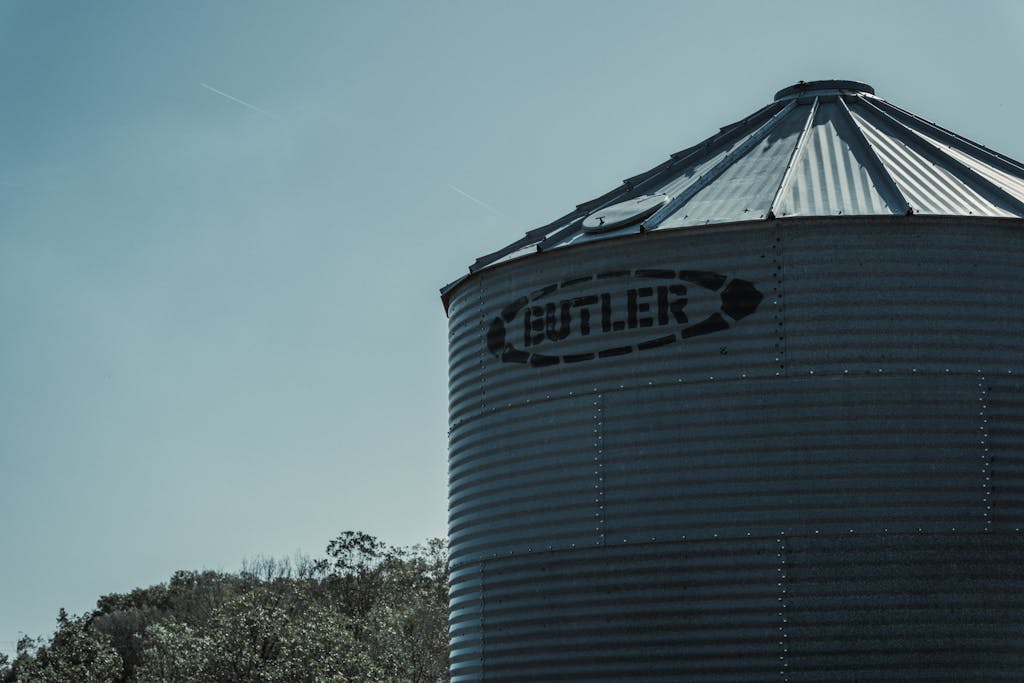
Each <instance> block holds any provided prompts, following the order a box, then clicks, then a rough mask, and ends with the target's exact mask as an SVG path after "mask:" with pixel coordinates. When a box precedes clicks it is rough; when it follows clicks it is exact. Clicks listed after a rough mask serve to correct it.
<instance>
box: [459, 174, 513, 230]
mask: <svg viewBox="0 0 1024 683" xmlns="http://www.w3.org/2000/svg"><path fill="white" fill-rule="evenodd" d="M448 187H450V188H452V189H453V190H455V191H456V192H458V193H459V194H461V195H462V196H463V197H465V198H466V199H468V200H469V201H471V202H474V203H476V204H479V205H480V206H482V207H484V208H485V209H487V210H488V211H490V212H491V213H493V214H496V215H498V216H501V217H502V218H507V219H508V220H510V221H512V222H513V223H515V219H514V218H512V217H511V216H509V215H507V214H504V213H502V212H501V211H498V210H497V209H495V208H494V207H493V206H491V205H490V204H488V203H487V202H482V201H480V200H479V199H477V198H476V197H474V196H473V195H471V194H470V193H468V192H466V191H464V190H460V189H459V188H457V187H455V186H454V185H452V184H451V183H448Z"/></svg>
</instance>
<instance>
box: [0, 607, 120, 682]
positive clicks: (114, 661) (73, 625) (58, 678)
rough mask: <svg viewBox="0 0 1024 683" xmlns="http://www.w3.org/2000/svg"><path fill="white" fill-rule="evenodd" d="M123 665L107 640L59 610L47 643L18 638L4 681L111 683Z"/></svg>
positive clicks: (79, 618) (85, 624)
mask: <svg viewBox="0 0 1024 683" xmlns="http://www.w3.org/2000/svg"><path fill="white" fill-rule="evenodd" d="M122 669H123V665H122V663H121V657H120V655H118V653H117V651H116V650H114V648H113V647H112V646H111V645H110V641H109V639H108V638H107V637H106V636H104V635H103V634H101V633H97V632H96V631H94V630H92V629H90V628H89V627H88V621H87V619H86V618H84V617H76V618H73V617H69V616H68V614H67V612H65V611H64V610H63V609H62V610H60V614H59V615H58V617H57V631H56V632H55V633H54V634H53V638H52V639H51V640H50V642H49V643H48V644H44V643H41V642H40V641H34V640H32V639H30V638H22V639H21V641H19V642H18V649H17V656H16V658H15V660H14V665H13V667H11V670H10V671H8V672H7V673H6V677H5V679H4V680H5V681H10V682H11V683H115V682H116V681H118V680H119V678H120V676H121V672H122Z"/></svg>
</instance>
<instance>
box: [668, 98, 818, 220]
mask: <svg viewBox="0 0 1024 683" xmlns="http://www.w3.org/2000/svg"><path fill="white" fill-rule="evenodd" d="M810 110H811V105H810V104H804V105H799V106H796V107H794V108H793V110H792V111H790V112H789V113H788V114H787V115H786V116H785V117H783V118H782V119H781V120H780V121H779V122H778V123H777V124H776V125H775V126H774V127H773V128H772V129H771V130H770V131H768V133H767V135H766V136H765V138H764V139H763V140H761V142H760V143H758V144H757V145H755V146H754V147H753V148H752V149H751V150H750V151H749V152H747V153H746V154H744V155H743V156H741V157H740V158H739V159H737V160H736V162H735V163H733V164H732V165H731V166H729V168H727V169H726V170H725V171H724V172H723V173H722V174H721V176H719V177H718V178H716V179H715V180H714V181H712V182H711V183H709V184H708V185H707V186H706V187H705V188H704V189H702V190H700V191H699V192H698V193H697V194H695V195H694V196H693V198H692V199H690V200H689V201H688V202H686V203H685V204H684V205H683V206H682V207H681V208H680V209H679V210H678V211H676V212H675V213H674V214H672V215H670V216H669V217H668V218H666V219H665V220H664V221H663V222H662V223H661V224H660V225H659V226H658V227H659V228H678V227H686V226H691V225H705V224H708V223H728V222H733V221H747V220H756V219H760V218H765V217H766V216H767V215H768V210H769V209H770V208H771V203H772V199H774V198H775V193H776V191H777V190H778V189H779V184H780V183H781V182H782V177H783V175H784V174H785V172H786V167H787V165H788V163H789V159H790V157H792V155H793V150H794V148H795V147H796V143H797V140H798V139H799V137H800V134H801V133H802V132H803V129H804V124H805V122H806V121H807V117H808V115H809V114H810ZM665 193H666V194H671V193H670V192H668V191H667V190H666V191H665Z"/></svg>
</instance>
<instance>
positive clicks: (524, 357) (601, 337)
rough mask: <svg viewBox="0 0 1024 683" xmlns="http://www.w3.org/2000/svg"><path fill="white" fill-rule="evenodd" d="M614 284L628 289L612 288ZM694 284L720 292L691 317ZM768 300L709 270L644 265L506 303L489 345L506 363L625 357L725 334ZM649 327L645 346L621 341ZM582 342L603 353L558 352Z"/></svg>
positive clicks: (545, 289)
mask: <svg viewBox="0 0 1024 683" xmlns="http://www.w3.org/2000/svg"><path fill="white" fill-rule="evenodd" d="M616 280H623V281H625V284H624V285H623V286H621V287H618V288H616V287H613V286H611V285H614V282H615V281H616ZM595 284H597V285H605V287H601V288H600V289H601V290H602V291H600V292H598V293H596V294H594V293H584V292H582V291H580V290H584V289H586V290H587V291H588V292H589V291H593V289H595V287H594V285H595ZM694 286H696V287H697V288H699V289H700V290H704V292H707V293H712V292H713V293H715V294H718V296H719V300H720V305H719V308H718V310H716V311H714V312H712V313H710V314H708V315H704V316H699V317H698V318H697V319H694V320H691V318H690V314H689V312H688V311H687V306H688V305H689V304H690V296H689V295H690V293H691V289H692V288H693V287H694ZM574 289H575V290H577V292H578V294H573V290H574ZM702 298H703V297H702ZM763 298H764V295H763V294H761V292H759V291H757V288H756V287H754V285H753V283H751V282H748V281H747V280H741V279H739V278H729V277H728V276H725V275H719V274H718V273H712V272H709V271H698V270H678V271H677V270H653V269H643V268H640V269H636V270H623V271H614V272H608V273H598V274H596V275H586V276H583V277H576V278H572V279H569V280H565V281H564V282H561V283H554V284H550V285H548V286H547V287H542V288H541V289H538V290H537V291H535V292H532V293H531V294H530V295H529V296H522V297H519V298H518V299H516V300H515V301H513V302H512V303H510V304H509V305H507V306H505V308H503V309H502V310H501V314H500V315H498V316H497V317H495V318H494V320H492V321H491V324H490V327H489V328H488V330H487V348H488V349H489V350H490V352H491V353H492V354H494V355H495V357H497V358H499V359H501V360H502V361H504V362H506V363H527V364H530V365H534V366H545V365H556V364H558V363H579V362H582V361H588V360H594V359H596V358H609V357H612V356H621V355H624V354H627V353H633V352H639V351H646V350H648V349H656V348H659V347H662V346H667V345H669V344H673V343H675V342H678V341H683V340H685V339H689V338H690V337H697V336H700V335H704V334H711V333H713V332H719V331H721V330H726V329H728V328H729V327H730V326H731V325H732V323H734V322H736V321H737V320H740V319H741V318H745V317H747V316H748V315H750V314H751V313H753V312H754V311H756V310H757V307H758V306H759V305H760V304H761V300H762V299H763ZM705 312H706V309H705ZM645 330H646V331H649V332H650V336H648V337H646V338H645V339H643V341H640V342H638V343H635V344H629V345H625V344H622V343H621V342H623V341H626V340H625V339H623V338H622V337H623V336H624V335H625V334H626V333H627V332H629V331H632V336H633V337H634V338H635V337H636V335H637V334H638V332H639V333H641V334H642V333H643V332H644V331H645ZM617 337H618V338H619V342H620V343H616V341H615V340H616V338H617ZM583 340H586V341H593V344H587V346H592V347H593V348H597V349H598V350H595V351H587V352H582V353H564V354H559V353H558V352H557V346H565V345H567V344H569V343H572V342H577V341H583ZM572 346H574V347H579V346H580V344H572Z"/></svg>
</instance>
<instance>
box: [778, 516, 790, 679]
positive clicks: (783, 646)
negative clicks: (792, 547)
mask: <svg viewBox="0 0 1024 683" xmlns="http://www.w3.org/2000/svg"><path fill="white" fill-rule="evenodd" d="M775 545H776V552H775V557H776V560H777V566H776V568H775V574H776V583H777V584H778V603H779V676H780V678H781V679H782V681H783V682H784V683H788V682H789V645H788V639H789V633H788V631H789V623H788V616H787V607H788V601H789V597H788V594H787V592H786V591H787V587H788V581H787V579H786V573H787V572H786V537H785V536H780V537H779V538H776V539H775Z"/></svg>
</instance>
